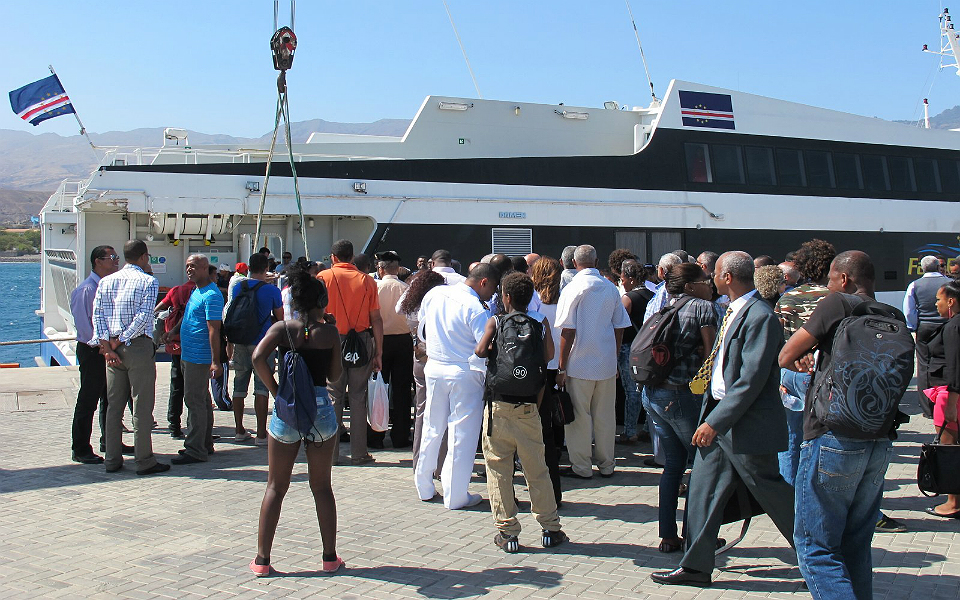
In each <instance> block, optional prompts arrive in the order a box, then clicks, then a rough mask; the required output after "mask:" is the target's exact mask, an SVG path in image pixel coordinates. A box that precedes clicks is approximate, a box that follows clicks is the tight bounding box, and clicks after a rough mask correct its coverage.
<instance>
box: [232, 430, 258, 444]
mask: <svg viewBox="0 0 960 600" xmlns="http://www.w3.org/2000/svg"><path fill="white" fill-rule="evenodd" d="M252 437H253V436H252V435H250V432H249V431H244V432H243V433H238V434H237V435H236V436H234V438H233V441H235V442H236V443H238V444H239V443H241V442H245V441H247V440H249V439H250V438H252Z"/></svg>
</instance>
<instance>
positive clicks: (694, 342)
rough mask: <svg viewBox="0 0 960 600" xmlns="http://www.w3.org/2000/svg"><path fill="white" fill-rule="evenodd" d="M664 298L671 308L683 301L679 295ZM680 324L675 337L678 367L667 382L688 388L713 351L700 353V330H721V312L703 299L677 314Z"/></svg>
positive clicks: (694, 301)
mask: <svg viewBox="0 0 960 600" xmlns="http://www.w3.org/2000/svg"><path fill="white" fill-rule="evenodd" d="M664 296H665V298H664V300H665V301H664V306H670V305H672V304H673V303H674V302H676V301H677V300H678V299H679V296H672V295H670V294H665V295H664ZM677 324H678V325H679V326H680V327H679V328H678V329H677V332H676V333H675V334H674V336H673V348H672V349H671V350H672V351H673V355H674V356H676V357H677V364H676V366H674V367H673V370H672V371H670V375H669V376H668V377H667V379H666V381H665V383H668V384H670V385H681V386H686V384H687V383H688V382H689V381H690V380H691V379H693V376H694V375H696V374H697V370H699V369H700V365H702V364H703V359H704V357H705V356H706V355H707V354H709V353H710V350H711V349H710V348H706V349H704V350H703V351H698V349H699V348H700V347H701V346H703V334H702V333H701V332H700V330H701V329H703V328H704V327H713V328H714V329H717V312H716V309H715V308H714V304H713V302H710V301H709V300H703V299H701V298H694V299H692V300H690V301H689V302H687V303H686V304H684V305H683V306H682V307H681V308H680V312H679V313H677Z"/></svg>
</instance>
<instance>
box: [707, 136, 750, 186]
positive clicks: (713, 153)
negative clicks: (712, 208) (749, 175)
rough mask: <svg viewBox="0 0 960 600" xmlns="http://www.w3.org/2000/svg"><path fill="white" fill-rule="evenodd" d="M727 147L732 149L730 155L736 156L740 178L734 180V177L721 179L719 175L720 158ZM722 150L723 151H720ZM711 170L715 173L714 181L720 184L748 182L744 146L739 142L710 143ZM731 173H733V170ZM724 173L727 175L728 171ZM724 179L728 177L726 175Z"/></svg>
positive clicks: (742, 183)
mask: <svg viewBox="0 0 960 600" xmlns="http://www.w3.org/2000/svg"><path fill="white" fill-rule="evenodd" d="M727 149H729V150H730V152H731V154H730V157H732V158H736V160H735V161H734V162H736V167H737V175H739V177H738V179H737V180H736V181H734V180H733V179H732V178H731V179H730V180H727V181H721V178H720V177H719V175H720V173H719V172H718V168H717V167H718V164H719V161H718V158H719V156H720V154H721V153H722V152H725V151H726V150H727ZM718 150H720V151H721V152H718ZM710 167H711V168H710V171H711V173H712V174H713V183H717V184H720V185H744V184H745V183H746V178H745V173H744V168H743V150H742V146H740V145H739V144H710ZM729 174H731V175H732V174H733V170H731V171H730V173H729ZM724 175H727V174H726V173H725V174H724ZM723 179H727V178H726V176H724V177H723Z"/></svg>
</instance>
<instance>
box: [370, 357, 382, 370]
mask: <svg viewBox="0 0 960 600" xmlns="http://www.w3.org/2000/svg"><path fill="white" fill-rule="evenodd" d="M372 362H373V372H374V373H379V372H380V369H381V368H382V367H383V357H382V356H381V355H379V354H377V355H375V356H374V357H373V361H372Z"/></svg>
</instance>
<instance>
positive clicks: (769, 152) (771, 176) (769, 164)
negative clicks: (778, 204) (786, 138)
mask: <svg viewBox="0 0 960 600" xmlns="http://www.w3.org/2000/svg"><path fill="white" fill-rule="evenodd" d="M755 151H761V152H764V153H765V154H766V157H765V158H766V160H765V161H762V162H765V163H766V168H767V169H768V171H767V173H766V175H767V177H766V179H767V181H763V182H760V181H757V178H755V176H754V173H753V169H751V168H750V158H749V154H750V153H751V152H755ZM774 154H775V153H774V149H773V148H771V147H770V146H744V147H743V163H744V168H745V170H746V177H747V183H748V184H749V185H762V186H766V187H776V186H777V161H776V158H775V156H774ZM758 158H759V157H758ZM758 164H759V163H758Z"/></svg>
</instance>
